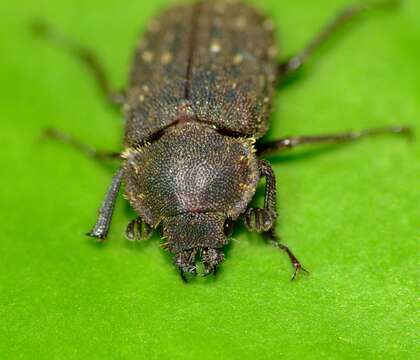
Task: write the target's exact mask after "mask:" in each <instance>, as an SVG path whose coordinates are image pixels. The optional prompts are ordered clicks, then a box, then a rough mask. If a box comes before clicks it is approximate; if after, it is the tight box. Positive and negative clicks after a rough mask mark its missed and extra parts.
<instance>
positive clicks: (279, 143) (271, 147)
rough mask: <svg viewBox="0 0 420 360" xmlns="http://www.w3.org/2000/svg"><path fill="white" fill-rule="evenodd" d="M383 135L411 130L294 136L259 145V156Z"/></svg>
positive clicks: (379, 130) (389, 127)
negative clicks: (303, 146) (304, 146)
mask: <svg viewBox="0 0 420 360" xmlns="http://www.w3.org/2000/svg"><path fill="white" fill-rule="evenodd" d="M382 134H403V135H408V136H411V129H410V128H409V127H406V126H386V127H381V128H375V129H366V130H361V131H347V132H342V133H336V134H322V135H310V136H294V137H286V138H283V139H279V140H275V141H271V142H268V143H263V144H259V145H257V153H258V154H259V155H267V154H270V153H273V152H276V151H278V152H280V151H283V150H287V149H292V148H295V147H297V146H301V145H310V144H340V143H348V142H351V141H355V140H359V139H362V138H366V137H371V136H377V135H382Z"/></svg>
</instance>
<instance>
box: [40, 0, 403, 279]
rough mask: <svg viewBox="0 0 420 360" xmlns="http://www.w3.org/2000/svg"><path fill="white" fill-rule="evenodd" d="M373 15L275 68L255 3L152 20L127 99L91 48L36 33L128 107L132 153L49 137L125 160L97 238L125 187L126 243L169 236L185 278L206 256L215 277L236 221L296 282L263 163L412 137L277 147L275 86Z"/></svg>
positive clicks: (192, 8)
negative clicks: (272, 128) (261, 237)
mask: <svg viewBox="0 0 420 360" xmlns="http://www.w3.org/2000/svg"><path fill="white" fill-rule="evenodd" d="M385 3H389V2H385ZM368 8H369V7H368V6H366V5H355V6H350V7H348V8H346V9H345V10H344V11H343V12H342V13H340V14H339V15H338V16H337V17H336V18H335V19H334V20H333V21H332V22H331V23H329V24H328V25H327V26H326V27H325V28H324V29H323V30H322V31H321V32H320V33H319V34H318V35H317V36H316V37H315V38H314V39H313V41H312V42H310V43H309V45H308V46H307V47H306V48H305V49H304V50H303V51H301V52H300V53H298V54H297V55H296V56H294V57H292V58H291V59H289V60H288V61H285V62H282V63H279V62H278V60H277V59H278V53H277V46H276V44H277V42H276V40H275V38H274V26H273V22H272V21H271V20H269V19H267V18H266V17H265V16H263V15H261V14H260V13H259V12H258V11H257V10H256V9H254V8H252V7H250V6H247V5H245V4H243V3H240V2H236V1H229V0H224V1H223V0H207V1H200V2H197V3H195V4H192V5H191V4H189V5H180V6H176V7H173V8H170V9H168V10H167V11H165V12H163V13H162V14H161V15H160V16H158V17H157V18H156V19H154V20H153V21H152V22H151V23H150V26H149V28H148V31H147V32H146V34H145V35H144V37H143V39H142V40H141V42H140V44H139V46H138V49H137V51H136V55H135V58H134V62H133V66H132V71H131V75H130V80H129V84H128V87H127V89H126V91H125V92H123V93H120V94H118V95H115V94H114V95H112V96H111V91H110V87H109V83H108V81H107V79H106V77H105V74H104V71H103V70H102V67H101V66H100V64H99V62H98V61H97V60H96V58H95V57H94V56H93V55H92V53H91V52H90V51H89V50H87V49H86V48H84V47H81V46H79V45H77V44H75V43H73V42H72V41H70V40H68V39H66V38H64V37H61V36H59V35H57V34H56V33H54V32H52V31H51V30H50V29H48V28H47V27H46V26H45V25H43V24H38V25H37V27H36V30H37V32H38V34H42V35H44V36H48V37H49V38H50V39H52V40H54V41H55V42H56V43H58V44H59V45H60V46H64V47H65V48H66V49H67V50H70V51H71V52H72V53H74V54H76V55H77V56H78V57H79V58H80V59H81V60H82V61H83V62H84V63H85V64H86V65H88V67H89V68H90V69H91V70H92V71H93V74H94V75H95V76H96V79H97V80H98V83H99V85H100V88H101V89H102V91H103V93H104V94H105V95H106V96H107V97H109V96H110V97H111V98H112V99H113V100H116V101H117V102H118V103H120V104H123V111H124V114H125V118H126V126H125V138H124V147H125V150H124V151H123V152H122V153H110V154H107V153H103V152H97V151H95V150H93V149H91V148H89V147H88V146H86V145H84V144H81V143H80V142H78V141H77V140H75V139H73V138H71V137H70V136H68V135H66V134H63V133H61V132H59V131H57V130H49V131H48V135H50V136H52V137H55V138H58V139H61V140H64V141H66V142H69V143H71V144H73V145H75V146H76V147H78V148H79V149H81V150H83V151H84V152H85V153H87V154H89V155H91V156H93V157H96V158H106V157H120V158H122V160H123V164H122V166H121V168H120V170H118V172H117V173H116V175H115V176H114V179H113V181H112V184H111V187H110V188H109V190H108V193H107V195H106V198H105V200H104V202H103V204H102V207H101V209H100V214H99V218H98V220H97V223H96V224H95V226H94V228H93V229H92V231H91V232H90V233H89V235H90V236H92V237H96V238H99V239H104V238H105V237H106V235H107V233H108V229H109V226H110V223H111V217H112V212H113V208H114V203H115V200H116V198H117V195H118V191H119V188H120V185H121V183H122V182H124V183H125V196H126V198H127V200H128V201H129V202H130V204H131V206H132V207H133V208H134V209H135V211H136V212H137V213H138V214H139V218H138V219H135V220H134V221H132V222H130V224H129V225H128V227H127V231H126V234H127V237H128V238H129V239H134V238H136V237H137V238H146V237H147V236H148V235H149V234H150V233H151V230H152V229H156V228H158V227H159V228H160V229H161V230H162V234H163V237H164V238H165V239H166V243H165V247H166V248H167V249H168V250H169V251H170V252H172V253H173V254H174V255H175V256H174V262H175V265H176V266H177V267H178V268H179V269H180V271H181V275H182V276H183V278H185V277H184V273H191V274H194V275H195V274H196V257H197V256H201V259H202V261H203V264H204V273H205V274H209V273H214V272H215V271H216V269H217V267H218V265H219V264H220V263H221V262H222V261H223V259H224V255H223V251H222V248H223V246H224V245H225V244H226V243H227V242H228V241H229V234H230V231H231V227H232V224H233V222H234V221H235V220H237V219H238V218H240V217H241V218H242V219H243V220H244V223H245V225H246V226H247V227H248V228H249V229H250V230H254V231H257V232H260V233H263V234H265V235H267V236H268V238H269V239H270V240H271V242H272V243H273V244H274V245H275V246H277V247H278V248H279V249H281V250H284V251H285V252H286V253H287V254H288V256H289V257H290V259H291V261H292V264H293V266H294V268H295V273H294V276H295V275H296V273H297V272H298V271H299V270H304V269H303V268H302V266H301V265H300V263H299V261H298V260H297V259H296V257H295V256H294V255H293V254H292V252H291V251H290V250H289V249H288V248H287V247H286V246H285V245H282V244H280V242H279V241H278V240H277V237H276V236H275V232H274V224H275V220H276V182H275V175H274V172H273V170H272V168H271V166H270V164H269V163H268V162H267V161H265V160H261V159H260V158H259V157H260V156H261V155H265V154H268V153H269V152H272V151H281V150H284V149H289V148H292V147H295V146H298V145H301V144H311V143H324V142H329V143H338V142H347V141H353V140H356V139H360V138H361V137H365V136H371V135H377V134H380V133H390V132H391V133H407V132H408V129H407V128H405V127H402V126H389V127H385V128H381V129H372V130H365V131H360V132H348V133H340V134H331V135H319V136H303V137H291V138H284V139H280V140H277V141H274V142H270V143H260V142H258V140H259V139H260V138H261V137H262V136H263V135H264V134H265V133H266V131H267V128H268V119H269V115H270V109H271V103H272V98H273V94H274V91H275V87H276V86H277V85H278V84H279V83H280V82H281V80H283V79H284V78H285V77H286V76H288V75H290V74H291V73H294V72H296V71H297V70H298V69H299V68H300V67H301V66H302V64H303V63H305V61H306V60H307V59H308V58H309V57H310V55H311V54H312V53H313V51H314V50H315V49H316V48H318V47H319V45H320V44H322V43H323V42H324V41H325V40H326V39H327V38H328V37H329V35H330V34H331V33H333V32H334V31H335V30H336V29H337V28H339V27H340V26H341V25H342V24H344V23H346V22H347V21H348V20H349V19H351V18H353V17H355V16H356V15H358V14H359V13H361V12H362V11H364V10H366V9H368ZM256 141H257V144H256V145H255V142H256ZM261 177H265V178H266V191H265V201H264V207H263V208H261V209H259V208H250V207H249V203H250V202H251V200H252V198H253V197H254V194H255V191H256V188H257V185H258V182H259V180H260V178H261Z"/></svg>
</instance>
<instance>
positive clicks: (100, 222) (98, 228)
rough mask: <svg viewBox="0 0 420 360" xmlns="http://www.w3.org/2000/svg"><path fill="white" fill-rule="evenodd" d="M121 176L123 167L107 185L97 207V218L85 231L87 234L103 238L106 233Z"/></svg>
mask: <svg viewBox="0 0 420 360" xmlns="http://www.w3.org/2000/svg"><path fill="white" fill-rule="evenodd" d="M122 178H123V169H120V170H118V171H117V173H116V174H115V175H114V178H113V179H112V183H111V186H110V187H109V189H108V191H107V193H106V196H105V199H104V201H103V203H102V205H101V208H100V209H99V216H98V219H97V220H96V223H95V225H94V227H93V229H92V230H91V231H90V232H88V233H87V235H88V236H90V237H95V238H98V239H99V240H103V239H105V237H106V235H107V234H108V230H109V226H110V225H111V220H112V213H113V212H114V206H115V202H116V200H117V196H118V192H119V190H120V186H121V182H122Z"/></svg>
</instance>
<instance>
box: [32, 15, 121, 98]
mask: <svg viewBox="0 0 420 360" xmlns="http://www.w3.org/2000/svg"><path fill="white" fill-rule="evenodd" d="M30 25H31V30H32V32H33V33H34V34H35V35H37V36H39V37H42V38H44V39H46V40H48V41H49V42H50V43H52V44H53V45H55V46H57V47H60V48H62V49H64V50H65V51H67V52H68V53H70V54H71V55H73V56H74V57H75V58H77V59H78V60H79V61H80V62H81V63H82V64H84V65H85V66H86V67H87V69H88V70H89V71H90V72H91V74H92V76H93V78H94V79H95V81H96V83H97V85H98V88H99V90H100V92H101V94H102V95H103V96H104V98H105V99H106V101H107V102H109V103H111V104H112V105H115V104H119V105H121V104H123V103H124V101H125V94H124V92H122V91H113V90H112V89H111V86H110V82H109V80H108V77H107V75H106V72H105V70H104V67H103V65H102V63H101V62H100V61H99V59H98V57H97V56H96V55H95V53H94V52H93V51H92V50H90V49H89V48H87V47H85V46H83V45H80V44H78V43H77V42H76V41H73V40H72V39H70V38H68V37H66V36H64V35H62V34H60V33H59V32H56V31H54V29H52V28H51V27H50V26H49V25H48V23H46V22H44V21H42V20H36V21H33V22H32V23H31V24H30Z"/></svg>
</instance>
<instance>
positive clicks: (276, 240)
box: [264, 229, 309, 280]
mask: <svg viewBox="0 0 420 360" xmlns="http://www.w3.org/2000/svg"><path fill="white" fill-rule="evenodd" d="M264 236H265V237H266V238H267V239H268V240H269V241H270V243H271V244H272V245H273V246H275V247H276V248H277V249H279V250H281V251H284V252H285V253H286V254H287V256H288V257H289V259H290V262H291V263H292V265H293V267H294V269H295V271H294V273H293V276H292V280H294V279H295V278H296V276H297V275H298V274H299V273H300V272H304V273H307V274H309V271H307V270H306V269H305V268H304V267H303V266H302V265H301V263H300V261H299V260H298V259H297V257H296V256H295V255H294V254H293V252H292V250H290V249H289V248H288V247H287V246H286V245H283V244H282V243H281V242H280V240H279V238H278V236H277V235H276V232H275V230H274V229H271V230H270V231H267V232H265V233H264Z"/></svg>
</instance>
